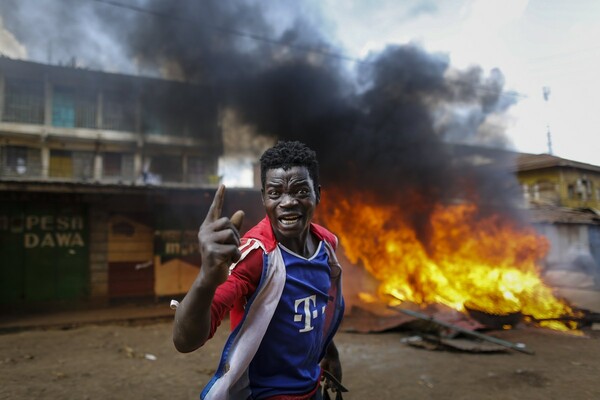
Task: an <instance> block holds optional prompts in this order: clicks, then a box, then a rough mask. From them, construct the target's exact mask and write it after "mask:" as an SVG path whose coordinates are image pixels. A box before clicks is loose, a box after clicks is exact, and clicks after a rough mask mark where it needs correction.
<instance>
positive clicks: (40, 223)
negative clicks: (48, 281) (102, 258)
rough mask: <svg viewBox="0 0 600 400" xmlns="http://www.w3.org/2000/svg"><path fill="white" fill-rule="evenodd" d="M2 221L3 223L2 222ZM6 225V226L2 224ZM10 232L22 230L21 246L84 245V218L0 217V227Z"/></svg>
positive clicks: (44, 216)
mask: <svg viewBox="0 0 600 400" xmlns="http://www.w3.org/2000/svg"><path fill="white" fill-rule="evenodd" d="M3 222H4V223H3ZM4 225H6V226H4ZM2 227H3V228H8V229H6V230H10V231H11V232H12V233H21V232H23V246H24V247H25V248H26V249H32V248H35V247H84V246H85V242H84V240H83V237H82V231H83V229H84V220H83V217H80V216H54V215H27V216H25V217H22V218H14V217H13V218H11V219H10V220H8V219H7V218H0V228H2Z"/></svg>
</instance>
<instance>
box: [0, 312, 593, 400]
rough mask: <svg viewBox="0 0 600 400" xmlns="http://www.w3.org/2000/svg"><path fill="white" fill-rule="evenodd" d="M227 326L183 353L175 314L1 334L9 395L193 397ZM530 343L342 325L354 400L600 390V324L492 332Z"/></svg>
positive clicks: (578, 395)
mask: <svg viewBox="0 0 600 400" xmlns="http://www.w3.org/2000/svg"><path fill="white" fill-rule="evenodd" d="M225 331H226V330H225V329H222V330H221V332H220V333H219V334H218V335H217V337H215V338H214V339H213V340H212V341H211V342H210V343H209V344H207V345H206V346H205V347H204V348H202V349H200V350H199V351H196V352H195V353H192V354H187V355H186V354H179V353H177V352H176V351H175V350H174V348H173V346H172V344H171V339H170V335H171V323H170V322H164V321H163V322H155V323H152V324H145V325H139V326H131V325H86V326H82V327H78V328H73V329H63V330H60V329H53V330H29V331H24V332H18V333H4V334H1V335H0V399H33V398H44V399H144V400H146V399H170V400H176V399H194V398H197V397H198V394H199V392H200V390H201V388H202V386H203V385H204V383H206V382H207V380H208V379H209V377H210V374H211V373H212V372H213V370H214V367H215V365H216V363H217V359H218V355H219V353H220V348H221V346H222V343H223V342H224V340H225V334H226V332H225ZM492 333H493V334H494V335H495V336H497V337H501V338H504V339H506V340H510V341H513V342H524V343H526V344H527V346H528V347H529V348H531V349H532V350H534V351H535V352H536V354H535V355H533V356H530V355H527V354H523V353H518V352H514V351H510V352H507V353H496V354H472V353H459V352H450V351H430V350H424V349H419V348H414V347H411V346H408V345H407V344H404V343H402V341H401V340H402V339H403V338H406V337H407V336H408V334H407V333H404V332H391V333H384V334H368V335H365V334H352V333H340V334H338V336H337V339H336V341H337V344H338V347H339V349H340V352H341V357H342V362H343V365H344V383H345V384H346V385H347V386H348V387H349V389H350V393H348V394H347V395H346V396H344V398H345V399H455V400H457V399H481V400H485V399H502V400H506V399H531V400H535V399H544V400H548V399H590V400H591V399H599V398H600V384H599V382H600V381H599V380H598V377H599V376H600V332H599V331H587V332H586V337H574V336H570V335H565V334H560V333H555V332H552V331H546V330H540V329H532V328H526V329H518V330H512V331H499V332H492Z"/></svg>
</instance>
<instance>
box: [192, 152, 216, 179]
mask: <svg viewBox="0 0 600 400" xmlns="http://www.w3.org/2000/svg"><path fill="white" fill-rule="evenodd" d="M216 165H217V164H216V161H215V160H214V158H211V157H189V158H188V165H187V167H188V168H187V175H188V176H187V181H188V182H190V183H207V182H209V181H210V179H211V177H212V176H213V175H216V173H217V171H216Z"/></svg>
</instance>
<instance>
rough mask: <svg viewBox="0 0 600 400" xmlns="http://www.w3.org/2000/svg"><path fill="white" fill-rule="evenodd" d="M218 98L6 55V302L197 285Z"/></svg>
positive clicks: (249, 198) (236, 201)
mask: <svg viewBox="0 0 600 400" xmlns="http://www.w3.org/2000/svg"><path fill="white" fill-rule="evenodd" d="M218 104H219V102H218V99H216V98H215V96H214V93H212V91H211V88H210V86H208V85H201V84H189V83H184V82H175V81H168V80H162V79H154V78H146V77H139V76H128V75H120V74H112V73H104V72H98V71H91V70H86V69H81V68H74V67H69V66H54V65H44V64H38V63H33V62H27V61H20V60H12V59H8V58H0V248H1V250H2V262H0V308H3V309H9V310H10V309H14V308H19V307H21V306H23V307H40V306H45V305H47V304H49V305H55V304H57V303H58V304H66V305H72V304H78V303H82V302H84V303H85V302H91V303H106V302H109V301H115V300H119V299H127V298H131V297H153V296H154V297H155V296H163V295H170V294H174V293H183V292H185V291H186V290H187V287H188V286H189V283H190V282H191V280H193V278H194V276H195V275H196V274H197V272H198V260H197V259H196V258H197V257H196V254H197V251H196V250H197V238H196V233H197V229H198V226H199V224H200V223H201V221H202V219H203V216H204V214H205V212H206V210H207V209H208V206H209V204H210V202H211V201H212V193H213V192H214V189H215V187H216V184H217V183H218V182H219V177H218V160H219V157H220V156H221V155H222V153H223V139H222V134H221V127H220V122H219V114H220V110H219V106H218ZM254 206H260V199H259V195H258V192H257V191H253V190H229V191H228V196H227V198H226V210H225V212H229V211H228V210H230V209H233V208H244V209H245V210H246V212H247V215H248V220H249V221H250V222H248V223H249V224H250V223H251V222H252V221H253V220H257V219H258V218H259V217H260V214H259V213H260V208H253V207H254ZM253 210H256V212H255V213H254V214H253ZM248 226H251V225H248Z"/></svg>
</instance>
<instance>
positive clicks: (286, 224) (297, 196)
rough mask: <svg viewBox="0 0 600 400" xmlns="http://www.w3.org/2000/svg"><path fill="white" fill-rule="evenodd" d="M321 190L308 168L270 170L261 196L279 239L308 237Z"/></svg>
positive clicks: (282, 240)
mask: <svg viewBox="0 0 600 400" xmlns="http://www.w3.org/2000/svg"><path fill="white" fill-rule="evenodd" d="M320 190H321V189H320V188H315V187H314V183H313V180H312V178H311V177H310V175H309V173H308V169H307V168H306V167H298V166H295V167H291V168H290V169H288V170H284V169H283V168H277V169H269V170H267V172H266V174H265V187H264V188H263V193H262V198H263V204H264V206H265V210H266V212H267V216H268V217H269V220H270V221H271V226H272V227H273V231H274V232H275V237H276V238H277V240H278V241H280V242H282V243H283V244H284V245H285V244H286V239H296V238H297V239H306V237H307V236H306V235H307V234H308V229H309V226H310V221H311V220H312V217H313V214H314V211H315V207H316V206H317V204H318V203H319V196H320Z"/></svg>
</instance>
